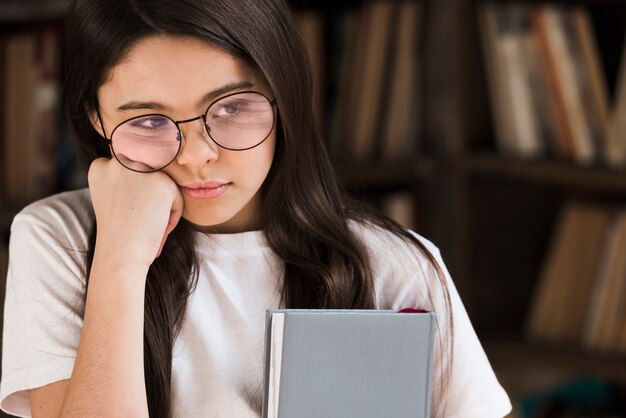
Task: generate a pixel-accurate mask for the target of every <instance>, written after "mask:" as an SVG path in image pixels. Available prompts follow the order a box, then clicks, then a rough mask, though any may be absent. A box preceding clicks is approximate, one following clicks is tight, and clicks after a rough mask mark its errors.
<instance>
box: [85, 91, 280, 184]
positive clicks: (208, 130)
mask: <svg viewBox="0 0 626 418" xmlns="http://www.w3.org/2000/svg"><path fill="white" fill-rule="evenodd" d="M246 93H254V94H258V95H259V96H262V97H263V98H265V100H267V101H268V102H269V104H270V106H271V108H272V128H271V129H270V130H269V132H268V133H267V135H266V136H265V138H263V139H262V140H260V141H259V142H258V143H257V144H255V145H253V146H251V147H246V148H229V147H226V146H224V145H222V144H220V143H219V142H217V140H215V138H213V137H212V136H211V127H210V126H209V124H208V123H207V119H206V116H207V114H208V113H209V110H210V109H211V107H212V106H213V105H214V104H215V103H217V102H219V101H220V100H223V99H226V98H228V97H232V96H236V95H238V94H246ZM275 106H276V98H274V99H273V100H270V99H269V98H268V97H267V96H266V95H265V94H263V93H261V92H258V91H254V90H245V91H237V92H234V93H230V94H227V95H225V96H220V97H218V98H216V99H215V100H213V101H212V102H211V103H209V105H208V106H207V108H206V111H205V112H204V113H203V114H202V115H199V116H196V117H193V118H190V119H184V120H178V121H177V120H174V119H172V118H170V117H169V116H167V115H164V114H162V113H146V114H143V115H139V116H133V117H132V118H129V119H126V120H124V121H123V122H120V123H118V124H117V125H116V126H115V128H113V130H112V131H111V135H110V138H107V133H106V130H105V129H104V122H103V121H102V117H101V116H100V109H99V108H98V107H96V113H97V115H98V120H99V121H100V126H101V127H102V133H103V134H104V140H105V141H106V143H107V144H109V146H110V147H111V152H112V154H113V156H114V157H115V159H116V160H117V161H119V163H120V164H122V166H123V167H124V168H126V169H128V170H131V171H135V172H137V173H153V172H155V171H159V170H162V169H164V168H165V167H167V166H168V165H170V164H171V163H172V162H173V161H174V160H175V159H176V158H177V157H178V154H180V150H181V149H182V138H183V132H182V131H181V130H180V124H183V123H189V122H194V121H196V120H198V119H202V124H203V125H204V130H205V132H206V133H207V135H208V136H209V138H211V141H213V142H214V143H215V144H216V145H217V146H218V147H220V148H223V149H225V150H228V151H247V150H250V149H252V148H256V147H258V146H259V145H261V144H262V143H263V142H265V140H266V139H267V138H269V136H270V135H271V134H272V132H273V131H274V127H275V126H276V109H275ZM147 116H160V117H164V118H166V119H169V120H170V121H172V122H173V123H174V125H176V129H178V135H177V136H176V140H177V141H178V150H176V154H175V155H174V157H172V159H171V160H170V161H169V162H168V163H167V164H165V165H164V166H163V167H160V168H157V169H154V170H150V171H141V170H135V169H133V168H130V167H127V166H126V165H124V163H122V161H121V160H120V159H119V158H118V157H117V154H116V153H115V147H114V146H113V135H114V134H115V131H116V130H117V129H118V128H119V127H120V126H122V125H124V124H125V123H128V122H130V121H132V120H135V119H140V118H145V117H147Z"/></svg>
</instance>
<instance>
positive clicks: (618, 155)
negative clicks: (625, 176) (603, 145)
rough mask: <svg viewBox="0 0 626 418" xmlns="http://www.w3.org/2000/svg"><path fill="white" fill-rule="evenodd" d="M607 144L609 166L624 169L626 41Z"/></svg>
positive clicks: (625, 142)
mask: <svg viewBox="0 0 626 418" xmlns="http://www.w3.org/2000/svg"><path fill="white" fill-rule="evenodd" d="M607 142H608V143H607V151H606V152H607V157H606V158H607V160H608V162H609V164H610V165H611V166H613V167H623V166H624V165H625V164H626V41H625V42H624V46H623V52H622V57H621V62H620V68H619V74H618V80H617V86H616V87H615V103H614V106H613V109H612V111H611V116H610V122H609V138H608V141H607Z"/></svg>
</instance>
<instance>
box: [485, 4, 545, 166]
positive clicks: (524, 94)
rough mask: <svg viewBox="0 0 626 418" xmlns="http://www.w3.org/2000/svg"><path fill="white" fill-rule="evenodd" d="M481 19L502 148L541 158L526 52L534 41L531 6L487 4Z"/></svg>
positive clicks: (504, 151) (513, 153)
mask: <svg viewBox="0 0 626 418" xmlns="http://www.w3.org/2000/svg"><path fill="white" fill-rule="evenodd" d="M479 18H480V27H481V28H482V36H483V39H484V44H485V45H484V46H485V50H486V51H487V55H486V59H487V60H486V68H487V71H488V74H489V79H490V80H492V84H493V85H494V88H492V89H490V92H491V100H492V103H493V104H494V106H492V108H493V111H494V113H495V122H496V130H497V139H498V141H499V143H498V145H499V148H500V150H501V152H502V153H503V154H505V155H519V156H522V157H526V158H533V157H537V156H538V155H540V154H541V153H542V142H541V138H540V131H539V121H538V119H537V116H538V114H537V113H536V112H535V107H534V106H533V97H532V91H533V90H534V89H532V88H531V85H530V82H531V80H530V77H531V71H530V70H531V67H530V66H529V65H527V63H528V62H529V60H528V58H530V57H528V56H527V53H526V52H527V51H526V49H527V48H528V43H529V42H532V41H533V38H532V30H531V27H530V8H529V7H528V6H526V5H523V4H517V3H513V4H510V5H506V6H505V7H503V6H498V7H495V6H494V5H491V4H486V5H484V6H482V7H480V8H479ZM495 86H497V87H495Z"/></svg>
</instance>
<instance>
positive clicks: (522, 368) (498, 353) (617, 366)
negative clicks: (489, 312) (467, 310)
mask: <svg viewBox="0 0 626 418" xmlns="http://www.w3.org/2000/svg"><path fill="white" fill-rule="evenodd" d="M484 348H485V352H486V353H487V356H488V357H489V360H490V362H491V365H492V366H493V368H494V371H495V373H496V376H497V377H498V379H499V381H500V383H501V384H502V386H503V387H504V389H505V390H506V391H507V393H508V394H509V396H511V398H513V399H519V397H520V396H524V395H526V394H529V393H533V392H535V391H540V390H542V389H546V388H549V387H553V386H556V385H558V384H560V383H563V382H564V381H565V380H568V379H572V378H575V377H581V376H586V377H590V376H594V377H600V378H603V379H607V380H611V381H618V382H622V383H626V356H617V355H613V356H609V355H606V356H603V355H600V354H594V353H586V352H584V351H582V350H581V349H571V348H559V347H555V346H544V345H537V344H532V343H528V342H522V341H511V340H508V341H499V340H488V341H486V342H485V343H484Z"/></svg>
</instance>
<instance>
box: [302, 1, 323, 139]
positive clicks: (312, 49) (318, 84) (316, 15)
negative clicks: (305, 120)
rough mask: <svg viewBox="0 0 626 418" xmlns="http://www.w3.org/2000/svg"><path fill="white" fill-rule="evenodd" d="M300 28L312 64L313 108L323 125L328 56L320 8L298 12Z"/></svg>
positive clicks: (319, 123) (319, 122) (317, 118)
mask: <svg viewBox="0 0 626 418" xmlns="http://www.w3.org/2000/svg"><path fill="white" fill-rule="evenodd" d="M296 22H297V24H298V30H299V31H300V35H301V36H302V40H303V41H304V44H305V45H306V48H307V53H308V55H309V62H310V64H311V75H312V78H313V110H314V111H315V118H316V120H317V123H318V126H319V127H322V126H324V124H325V123H326V121H325V120H324V117H325V115H326V109H325V108H324V103H325V102H326V100H325V97H324V93H325V86H326V80H325V78H324V72H325V71H324V70H325V68H326V57H325V54H324V40H325V38H324V16H323V14H322V13H321V12H320V11H318V10H306V11H302V12H299V13H298V14H296Z"/></svg>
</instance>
